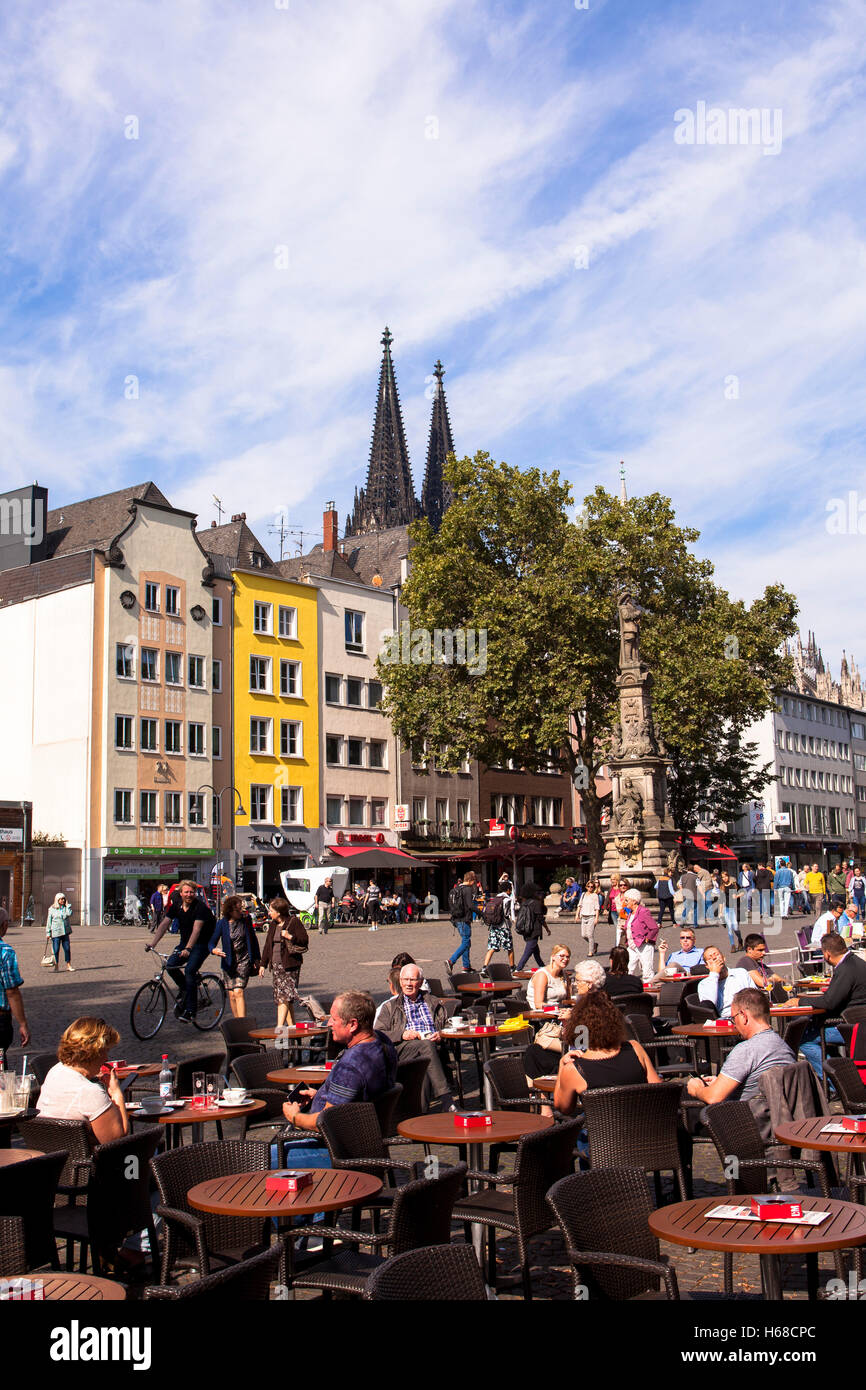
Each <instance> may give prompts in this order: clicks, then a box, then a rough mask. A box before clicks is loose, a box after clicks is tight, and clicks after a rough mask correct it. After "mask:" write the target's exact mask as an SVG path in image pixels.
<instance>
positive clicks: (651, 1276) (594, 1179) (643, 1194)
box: [547, 1168, 680, 1301]
mask: <svg viewBox="0 0 866 1390" xmlns="http://www.w3.org/2000/svg"><path fill="white" fill-rule="evenodd" d="M547 1201H548V1204H549V1206H550V1209H551V1211H552V1212H553V1214H554V1216H555V1217H556V1220H557V1223H558V1225H559V1228H560V1230H561V1231H562V1234H563V1238H564V1240H565V1244H566V1249H567V1250H568V1258H569V1259H570V1261H571V1264H572V1268H573V1271H574V1295H575V1298H581V1299H584V1298H586V1297H587V1294H588V1295H589V1298H590V1299H593V1300H595V1299H610V1300H616V1301H620V1300H625V1299H629V1298H641V1297H647V1295H649V1296H650V1297H655V1298H658V1297H664V1298H667V1299H678V1298H679V1296H680V1294H679V1289H678V1287H677V1276H676V1271H675V1269H674V1267H673V1265H672V1264H671V1263H670V1261H669V1260H668V1259H667V1257H666V1256H664V1255H661V1254H660V1253H659V1243H658V1241H657V1240H656V1238H655V1236H654V1235H652V1233H651V1232H650V1229H649V1226H648V1224H647V1221H648V1217H649V1215H650V1213H651V1212H652V1210H653V1205H652V1201H651V1199H650V1193H649V1186H648V1184H647V1180H646V1174H645V1173H644V1172H642V1170H641V1169H640V1168H598V1169H595V1170H593V1171H592V1172H590V1173H573V1174H572V1175H571V1176H570V1177H567V1178H562V1179H560V1181H559V1182H558V1183H556V1184H554V1186H553V1187H552V1188H551V1189H550V1191H549V1192H548V1194H547ZM660 1282H661V1283H662V1284H663V1293H662V1294H661V1295H660V1294H659V1292H658V1289H659V1283H660Z"/></svg>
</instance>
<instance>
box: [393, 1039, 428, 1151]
mask: <svg viewBox="0 0 866 1390" xmlns="http://www.w3.org/2000/svg"><path fill="white" fill-rule="evenodd" d="M429 1066H430V1060H429V1058H428V1057H416V1058H415V1059H414V1061H411V1062H398V1064H397V1081H398V1083H399V1085H401V1086H402V1087H403V1092H402V1095H401V1096H400V1098H399V1100H398V1101H397V1107H396V1109H395V1111H394V1114H393V1117H392V1119H391V1125H392V1129H391V1130H390V1131H388V1130H386V1131H385V1133H393V1129H394V1128H396V1126H397V1125H398V1124H399V1123H400V1121H401V1120H411V1119H414V1117H415V1116H416V1115H420V1114H421V1112H422V1111H423V1109H424V1105H423V1098H424V1078H425V1076H426V1075H427V1068H428V1067H429Z"/></svg>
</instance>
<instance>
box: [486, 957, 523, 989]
mask: <svg viewBox="0 0 866 1390" xmlns="http://www.w3.org/2000/svg"><path fill="white" fill-rule="evenodd" d="M487 978H488V980H499V981H500V982H502V981H504V980H512V979H514V976H513V975H512V973H511V966H510V965H509V964H508V963H507V962H506V961H495V960H492V961H491V962H490V964H489V965H488V967H487ZM524 983H525V981H523V980H515V981H514V987H515V989H517V988H518V986H520V985H522V984H524Z"/></svg>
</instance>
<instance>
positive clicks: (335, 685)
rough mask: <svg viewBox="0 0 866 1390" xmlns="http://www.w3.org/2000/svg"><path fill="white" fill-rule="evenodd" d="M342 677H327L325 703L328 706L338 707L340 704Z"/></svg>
mask: <svg viewBox="0 0 866 1390" xmlns="http://www.w3.org/2000/svg"><path fill="white" fill-rule="evenodd" d="M340 685H341V681H340V677H339V676H328V675H326V676H325V703H326V704H328V705H338V704H339V703H340Z"/></svg>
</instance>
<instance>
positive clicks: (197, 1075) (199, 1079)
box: [192, 1071, 207, 1110]
mask: <svg viewBox="0 0 866 1390" xmlns="http://www.w3.org/2000/svg"><path fill="white" fill-rule="evenodd" d="M205 1081H206V1078H205V1073H204V1072H203V1071H194V1072H193V1074H192V1105H193V1109H194V1110H203V1109H204V1106H205V1104H206V1101H207V1094H206V1092H205Z"/></svg>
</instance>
